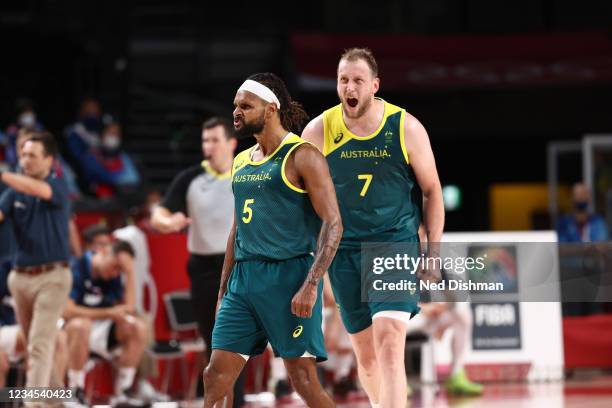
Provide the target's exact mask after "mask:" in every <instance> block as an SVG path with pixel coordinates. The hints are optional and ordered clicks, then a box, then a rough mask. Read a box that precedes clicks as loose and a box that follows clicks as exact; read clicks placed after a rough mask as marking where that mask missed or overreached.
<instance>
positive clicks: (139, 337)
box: [64, 240, 147, 403]
mask: <svg viewBox="0 0 612 408" xmlns="http://www.w3.org/2000/svg"><path fill="white" fill-rule="evenodd" d="M72 277H73V285H72V290H71V292H70V300H69V301H68V306H67V307H66V311H65V313H64V317H65V319H66V320H67V323H66V326H65V328H64V329H65V331H66V333H67V335H68V350H69V362H68V386H69V387H71V388H76V389H77V395H78V396H79V398H80V399H81V400H82V401H81V402H83V403H85V401H84V400H83V388H84V386H85V364H86V363H87V360H88V358H89V354H90V352H93V353H94V354H97V355H99V356H101V357H103V358H105V359H109V360H110V359H113V358H114V357H115V356H117V360H118V364H119V376H118V378H117V381H116V383H115V397H114V399H113V401H114V403H121V402H127V401H133V400H134V395H133V393H131V392H130V391H129V390H130V388H131V387H132V383H133V382H134V378H135V375H136V368H137V366H138V364H139V362H140V359H141V357H142V354H143V352H144V349H145V346H146V337H147V336H146V332H147V329H146V325H145V323H144V322H143V321H142V320H141V319H139V318H138V317H137V316H135V313H136V309H135V306H136V288H135V276H134V249H133V248H132V246H131V245H130V244H129V243H127V242H125V241H121V240H118V241H115V242H113V243H112V245H110V246H109V245H107V246H106V247H103V248H99V249H98V250H97V251H96V252H91V251H87V252H86V253H85V255H83V257H81V258H78V259H76V260H74V261H73V263H72ZM122 277H123V278H124V279H122Z"/></svg>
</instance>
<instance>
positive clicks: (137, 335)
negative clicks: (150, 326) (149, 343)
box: [127, 317, 147, 343]
mask: <svg viewBox="0 0 612 408" xmlns="http://www.w3.org/2000/svg"><path fill="white" fill-rule="evenodd" d="M127 330H128V333H129V337H130V338H131V339H132V340H133V341H136V342H138V343H144V342H145V340H146V338H147V327H146V325H145V323H144V322H143V321H142V320H141V319H139V318H137V317H134V318H133V320H130V321H129V322H128V323H127Z"/></svg>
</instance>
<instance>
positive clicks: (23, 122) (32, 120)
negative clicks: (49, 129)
mask: <svg viewBox="0 0 612 408" xmlns="http://www.w3.org/2000/svg"><path fill="white" fill-rule="evenodd" d="M35 124H36V115H34V114H33V113H32V112H24V113H22V114H21V115H20V116H19V126H21V127H24V128H28V129H31V128H33V127H34V125H35Z"/></svg>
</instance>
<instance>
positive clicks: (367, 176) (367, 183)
mask: <svg viewBox="0 0 612 408" xmlns="http://www.w3.org/2000/svg"><path fill="white" fill-rule="evenodd" d="M357 178H358V179H359V180H365V183H364V184H363V188H362V189H361V193H359V195H360V196H361V197H365V195H366V193H367V192H368V188H370V183H371V182H372V175H371V174H358V175H357Z"/></svg>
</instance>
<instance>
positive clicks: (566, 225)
mask: <svg viewBox="0 0 612 408" xmlns="http://www.w3.org/2000/svg"><path fill="white" fill-rule="evenodd" d="M572 203H573V207H574V208H573V212H572V213H571V214H567V215H563V216H561V217H560V218H559V220H558V222H557V235H558V239H559V242H560V243H565V244H566V245H560V246H559V257H560V259H559V260H560V266H561V271H560V272H561V276H562V278H563V277H564V276H566V275H565V273H566V271H571V270H572V269H573V270H576V268H578V269H579V270H580V272H581V273H583V274H584V275H583V276H584V277H586V276H587V275H589V277H588V279H589V281H590V282H591V283H593V284H595V285H598V283H597V282H598V279H601V275H599V276H598V275H594V274H591V273H589V272H588V271H586V270H585V268H584V256H585V251H588V249H589V248H586V246H585V245H575V244H581V243H589V242H597V241H607V240H608V239H609V234H608V227H607V226H606V222H605V220H604V219H603V217H601V216H599V215H597V214H592V213H589V205H590V204H591V192H590V190H589V188H588V187H587V186H586V185H585V184H584V183H576V184H574V186H573V188H572ZM572 244H574V245H572ZM593 248H595V247H593ZM604 251H605V250H604ZM567 276H569V275H567ZM568 287H571V289H570V292H567V288H568ZM565 288H566V289H562V293H572V297H573V296H576V295H579V296H581V297H582V299H584V300H585V301H584V302H575V301H572V302H564V303H563V306H562V307H563V315H564V316H582V315H590V314H597V313H601V312H603V304H602V303H597V302H590V301H586V300H590V299H593V298H594V297H593V294H592V293H590V292H589V291H588V290H587V291H585V290H584V288H581V287H580V286H574V285H572V284H571V282H569V281H568V282H566V283H565Z"/></svg>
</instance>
